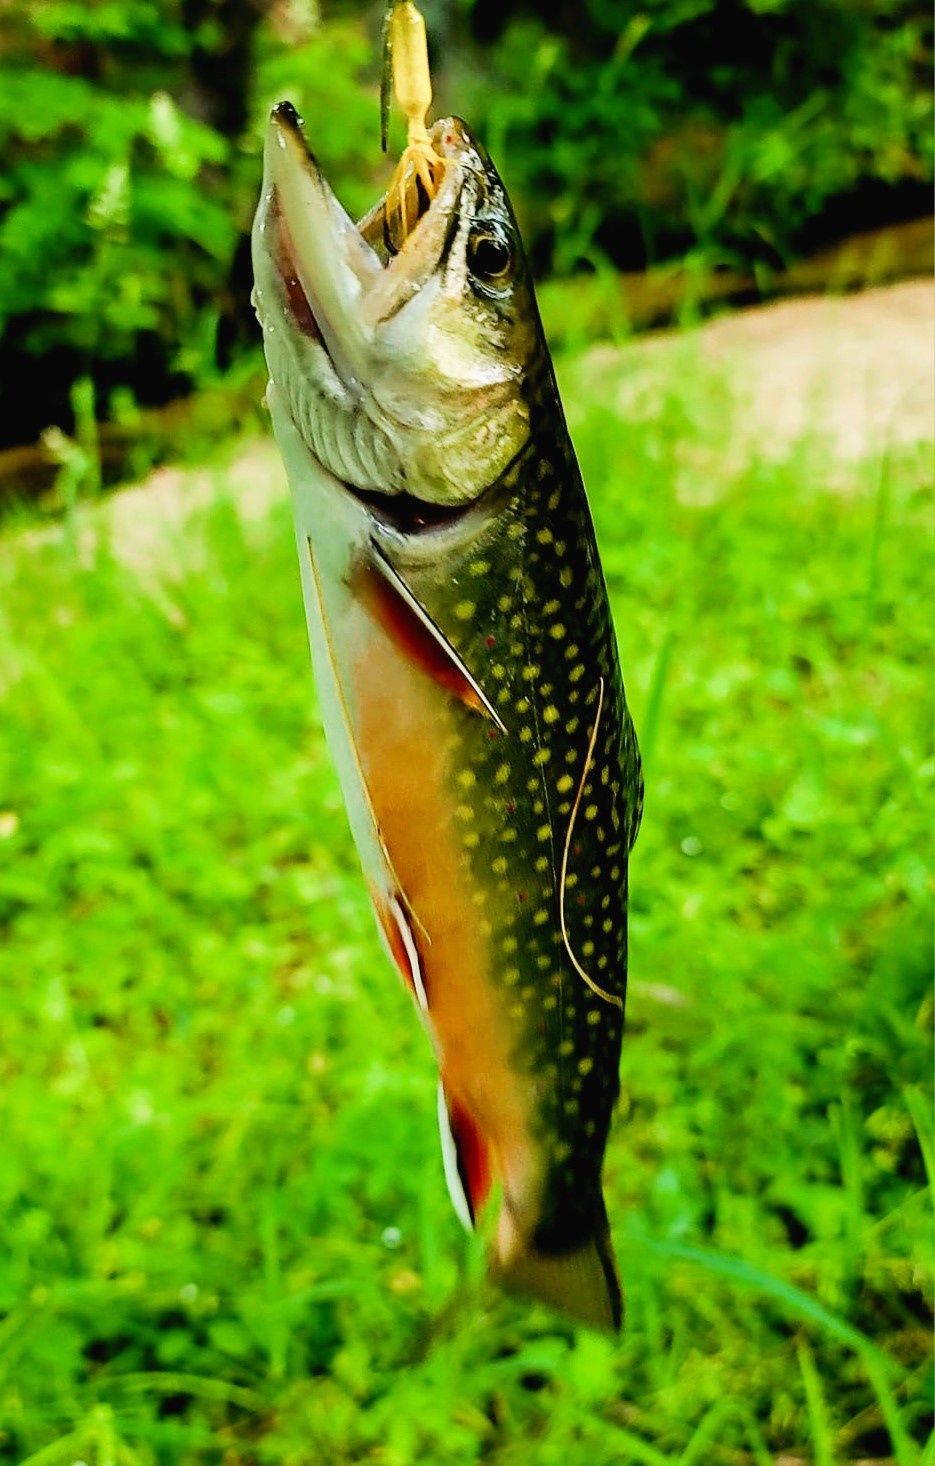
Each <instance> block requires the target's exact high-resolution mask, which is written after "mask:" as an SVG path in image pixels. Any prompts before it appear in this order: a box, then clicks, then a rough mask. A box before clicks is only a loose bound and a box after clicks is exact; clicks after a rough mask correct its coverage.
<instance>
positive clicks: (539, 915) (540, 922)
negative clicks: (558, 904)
mask: <svg viewBox="0 0 935 1466" xmlns="http://www.w3.org/2000/svg"><path fill="white" fill-rule="evenodd" d="M532 919H533V923H534V925H535V926H545V924H546V922H547V921H548V919H549V913H548V912H547V911H545V910H544V909H543V907H541V906H540V907H539V910H538V911H536V912H535V913H534V914H533V918H532Z"/></svg>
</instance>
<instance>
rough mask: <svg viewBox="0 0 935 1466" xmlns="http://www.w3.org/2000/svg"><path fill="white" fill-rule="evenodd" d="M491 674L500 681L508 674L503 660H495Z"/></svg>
mask: <svg viewBox="0 0 935 1466" xmlns="http://www.w3.org/2000/svg"><path fill="white" fill-rule="evenodd" d="M490 675H491V676H492V677H496V679H497V681H498V682H502V681H503V679H504V677H505V676H506V667H504V665H503V663H502V662H494V664H493V666H492V667H491V669H490Z"/></svg>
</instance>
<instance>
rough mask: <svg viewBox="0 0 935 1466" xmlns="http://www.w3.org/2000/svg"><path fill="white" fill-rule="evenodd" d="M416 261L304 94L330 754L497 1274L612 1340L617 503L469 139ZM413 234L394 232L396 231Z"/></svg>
mask: <svg viewBox="0 0 935 1466" xmlns="http://www.w3.org/2000/svg"><path fill="white" fill-rule="evenodd" d="M431 146H432V148H433V149H434V152H435V154H436V155H437V156H438V157H439V158H440V159H441V160H443V164H444V168H443V172H442V175H441V183H440V186H439V187H438V191H437V193H436V194H435V197H434V198H433V199H432V200H431V202H430V203H428V204H427V205H426V204H425V200H423V205H424V207H423V212H422V213H421V217H419V218H418V222H416V223H415V225H414V227H413V228H412V230H411V232H409V233H408V236H407V237H406V238H405V239H404V240H403V242H402V244H401V246H400V247H399V248H398V251H397V252H395V253H392V252H391V250H390V249H388V248H387V243H385V242H384V239H383V236H384V231H385V225H386V205H385V201H381V203H380V204H378V205H377V206H376V208H375V210H373V211H372V212H371V214H370V215H368V217H367V220H366V221H364V223H363V224H362V225H361V226H360V227H358V226H356V225H355V224H354V223H353V222H352V220H351V219H350V218H349V217H348V215H347V214H346V213H345V211H344V210H343V208H342V207H341V205H340V204H339V203H338V201H337V199H336V197H335V195H334V193H333V192H332V190H331V188H330V187H329V186H328V184H327V182H326V181H325V179H324V178H323V176H322V174H321V171H320V169H319V167H318V165H317V163H316V162H315V159H314V157H313V156H312V154H311V153H310V152H309V150H308V147H307V145H306V142H305V138H304V134H303V130H302V126H301V123H300V120H299V118H298V117H297V115H296V113H295V111H294V109H293V108H292V107H291V106H290V104H289V103H286V102H283V103H282V104H280V105H279V106H278V107H277V108H275V110H274V111H273V114H272V118H271V121H270V126H269V133H268V139H267V144H266V155H265V171H264V180H263V192H262V198H261V202H260V206H259V209H258V212H257V216H256V222H255V225H254V231H253V258H254V270H255V291H254V304H255V307H256V311H257V315H258V318H259V321H260V324H261V326H262V328H263V337H264V344H265V350H266V358H267V363H268V366H269V374H270V384H269V391H268V404H269V409H270V412H271V415H272V420H273V426H274V430H275V434H276V438H277V441H278V444H279V447H280V450H281V452H282V457H283V460H284V462H285V466H286V469H287V472H288V477H289V481H290V485H291V490H292V497H293V502H294V508H295V523H296V530H297V538H298V548H299V560H300V565H301V573H302V586H303V592H304V597H305V605H306V609H307V616H308V629H309V637H310V641H311V648H312V657H313V663H314V668H315V674H316V678H317V681H318V686H319V691H320V696H321V703H322V708H323V716H324V720H325V727H326V732H327V735H328V739H329V743H330V746H331V749H332V751H333V754H334V757H335V759H336V762H337V765H338V769H339V773H340V777H341V783H342V788H343V793H344V797H345V801H346V804H347V810H348V815H349V819H350V823H351V827H352V830H353V834H354V837H355V840H356V843H357V846H358V850H359V853H360V859H361V863H362V866H363V870H364V873H365V876H366V879H367V882H368V884H369V888H370V893H371V896H372V899H373V904H374V908H375V910H376V915H377V919H378V922H379V926H380V929H381V931H382V933H383V936H384V938H385V942H386V946H387V948H388V950H389V953H390V955H391V957H392V959H393V961H394V962H395V964H396V966H397V967H398V969H399V971H400V973H401V974H402V977H403V980H404V982H405V983H406V985H407V987H408V988H409V990H410V992H411V993H412V996H413V998H414V1001H415V1003H416V1005H417V1008H418V1010H419V1013H420V1015H421V1017H422V1020H423V1023H424V1025H425V1028H426V1029H427V1031H428V1034H429V1036H430V1039H431V1042H432V1044H433V1046H434V1050H435V1053H436V1055H437V1059H438V1065H439V1070H440V1087H439V1104H438V1113H439V1121H440V1127H441V1134H442V1152H443V1160H444V1168H445V1174H446V1178H447V1181H448V1185H449V1188H450V1191H451V1195H452V1200H453V1202H454V1206H455V1208H456V1210H457V1212H458V1215H459V1216H460V1217H461V1219H462V1221H463V1222H464V1223H465V1225H466V1226H468V1227H472V1226H473V1225H474V1221H475V1218H476V1216H477V1215H478V1213H479V1211H480V1209H481V1207H482V1206H483V1205H484V1203H485V1201H486V1200H487V1198H488V1196H489V1194H490V1192H491V1188H492V1186H493V1185H494V1184H495V1183H496V1184H497V1185H498V1187H499V1192H500V1212H499V1218H498V1222H497V1228H496V1237H495V1240H494V1242H493V1246H492V1271H493V1272H494V1274H495V1275H497V1276H498V1277H499V1278H500V1280H501V1281H502V1282H503V1283H504V1284H506V1285H507V1286H510V1287H513V1288H517V1289H519V1290H520V1291H525V1292H527V1293H529V1294H531V1295H535V1296H538V1297H540V1298H542V1299H545V1300H547V1301H548V1302H549V1303H551V1304H552V1305H553V1306H556V1307H558V1308H560V1309H562V1310H564V1311H565V1312H566V1313H567V1314H569V1315H570V1316H572V1317H574V1318H575V1319H577V1320H580V1321H582V1322H584V1323H587V1324H590V1325H592V1326H595V1327H600V1328H606V1329H616V1328H618V1327H619V1325H620V1320H621V1292H620V1285H619V1283H618V1279H617V1271H616V1267H615V1263H614V1256H613V1251H612V1246H611V1241H610V1234H609V1229H608V1222H607V1214H606V1210H605V1206H604V1199H603V1193H602V1187H601V1170H602V1164H603V1156H604V1148H605V1144H606V1140H607V1134H608V1128H609V1125H610V1119H611V1112H612V1109H613V1106H614V1102H615V1100H616V1097H617V1093H618V1088H619V1078H618V1068H619V1059H620V1047H621V1037H622V1030H623V1005H624V996H625V989H626V967H627V922H626V914H627V857H628V854H629V851H630V848H631V846H632V844H633V841H634V838H635V836H636V833H637V829H638V826H639V821H640V813H641V807H642V778H641V771H640V759H639V752H638V748H637V742H636V737H635V734H634V730H633V724H632V722H631V720H630V716H629V713H628V711H627V706H626V701H625V698H624V690H623V683H622V680H621V674H620V666H619V661H618V655H617V648H616V643H615V640H614V632H613V627H612V624H611V618H610V611H609V608H608V602H607V593H606V590H605V586H604V580H603V576H602V573H601V567H600V563H599V560H598V552H597V546H596V543H595V538H594V531H593V528H592V524H591V516H590V513H589V510H588V504H587V499H586V497H585V492H584V487H583V485H582V481H581V475H580V473H579V470H578V465H577V463H576V460H575V455H574V451H573V449H572V445H571V442H570V439H569V436H568V431H567V428H566V425H565V419H564V416H563V413H562V407H561V403H560V401H559V396H558V390H557V387H556V383H555V376H554V373H553V370H552V363H551V359H550V356H549V352H548V348H547V346H546V343H545V339H544V336H543V332H542V327H541V323H540V320H539V313H538V309H537V306H536V301H535V297H534V294H533V287H532V284H531V281H530V277H529V271H528V268H527V265H526V261H525V258H524V255H523V249H522V244H521V242H520V237H519V233H518V230H517V226H516V221H515V219H514V217H513V212H512V209H511V207H510V203H509V200H508V198H507V195H506V192H505V190H504V187H503V184H502V183H501V181H500V178H499V177H498V175H497V172H496V170H495V168H494V167H493V165H492V163H491V162H490V160H489V158H488V157H487V155H486V153H485V152H484V150H483V148H482V147H481V145H480V144H479V143H478V142H477V141H476V139H475V138H474V137H473V136H472V135H471V133H470V131H469V129H468V128H467V126H466V125H465V124H464V123H463V122H461V121H459V120H457V119H455V118H448V119H445V120H444V121H441V122H438V123H437V124H436V125H435V127H434V129H433V130H432V132H431ZM387 238H388V236H387Z"/></svg>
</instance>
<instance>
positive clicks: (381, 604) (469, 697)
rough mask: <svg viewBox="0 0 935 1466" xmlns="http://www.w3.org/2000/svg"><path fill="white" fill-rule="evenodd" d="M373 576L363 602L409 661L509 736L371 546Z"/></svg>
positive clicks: (423, 611)
mask: <svg viewBox="0 0 935 1466" xmlns="http://www.w3.org/2000/svg"><path fill="white" fill-rule="evenodd" d="M368 570H369V574H368V573H367V572H366V571H365V572H364V573H365V576H366V580H365V583H364V585H363V586H362V589H363V592H364V598H365V600H366V602H367V604H368V606H369V607H370V610H371V611H372V613H373V614H374V615H375V616H376V618H377V620H378V621H379V622H380V625H381V626H382V627H383V629H384V631H385V632H386V633H387V635H388V636H389V637H390V638H391V639H392V640H393V641H394V642H395V644H396V645H397V646H398V647H399V648H400V650H401V651H402V652H403V654H404V655H405V656H406V658H407V659H408V660H409V661H410V662H412V663H413V664H414V665H415V666H417V667H418V668H419V669H420V670H421V671H422V672H424V673H426V675H427V676H429V677H431V679H432V681H433V682H435V683H437V684H438V686H439V687H442V688H444V690H445V691H446V692H447V693H449V694H450V695H451V696H452V697H455V698H457V699H458V701H459V702H462V703H464V705H465V707H469V708H471V709H472V710H473V711H474V712H476V713H480V714H481V716H482V717H485V718H488V719H489V720H490V722H491V723H493V724H494V726H495V727H496V728H497V729H498V730H499V731H500V732H501V733H506V731H507V730H506V728H505V726H504V724H503V721H502V719H501V718H500V715H499V713H498V712H497V710H496V708H495V707H494V706H493V703H492V702H491V701H490V699H489V698H488V697H487V694H486V693H485V692H484V689H483V688H482V687H481V685H480V683H479V682H478V681H477V679H476V677H475V676H474V675H473V673H472V672H471V671H470V669H469V668H468V667H467V666H466V665H465V663H464V661H463V660H462V659H461V657H460V656H459V655H458V653H457V652H456V651H455V649H454V647H453V646H452V645H451V642H450V641H449V640H448V638H447V637H446V636H445V634H444V632H443V631H442V629H441V627H440V626H438V625H436V623H435V622H434V621H433V620H432V617H431V616H430V615H429V613H428V611H427V610H426V609H425V607H424V606H423V605H422V603H421V601H420V600H419V599H418V597H417V596H416V595H414V594H413V592H412V590H411V589H410V587H409V586H408V585H407V584H406V582H405V580H403V578H402V576H401V575H400V574H399V572H398V570H396V568H395V566H393V565H391V564H390V562H389V560H388V559H387V557H386V555H385V554H384V553H383V551H382V550H381V549H380V547H379V545H377V544H374V543H373V542H372V541H371V544H370V559H369V563H368Z"/></svg>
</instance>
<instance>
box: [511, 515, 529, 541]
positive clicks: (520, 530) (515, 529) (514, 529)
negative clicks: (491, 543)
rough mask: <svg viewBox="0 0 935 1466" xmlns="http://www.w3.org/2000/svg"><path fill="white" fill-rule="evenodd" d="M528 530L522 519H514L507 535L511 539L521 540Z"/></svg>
mask: <svg viewBox="0 0 935 1466" xmlns="http://www.w3.org/2000/svg"><path fill="white" fill-rule="evenodd" d="M525 532H526V526H525V525H524V524H523V521H522V520H521V519H514V520H513V523H512V524H511V525H510V526H509V527H508V529H507V537H508V538H509V539H511V540H521V539H522V538H523V535H524V534H525Z"/></svg>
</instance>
